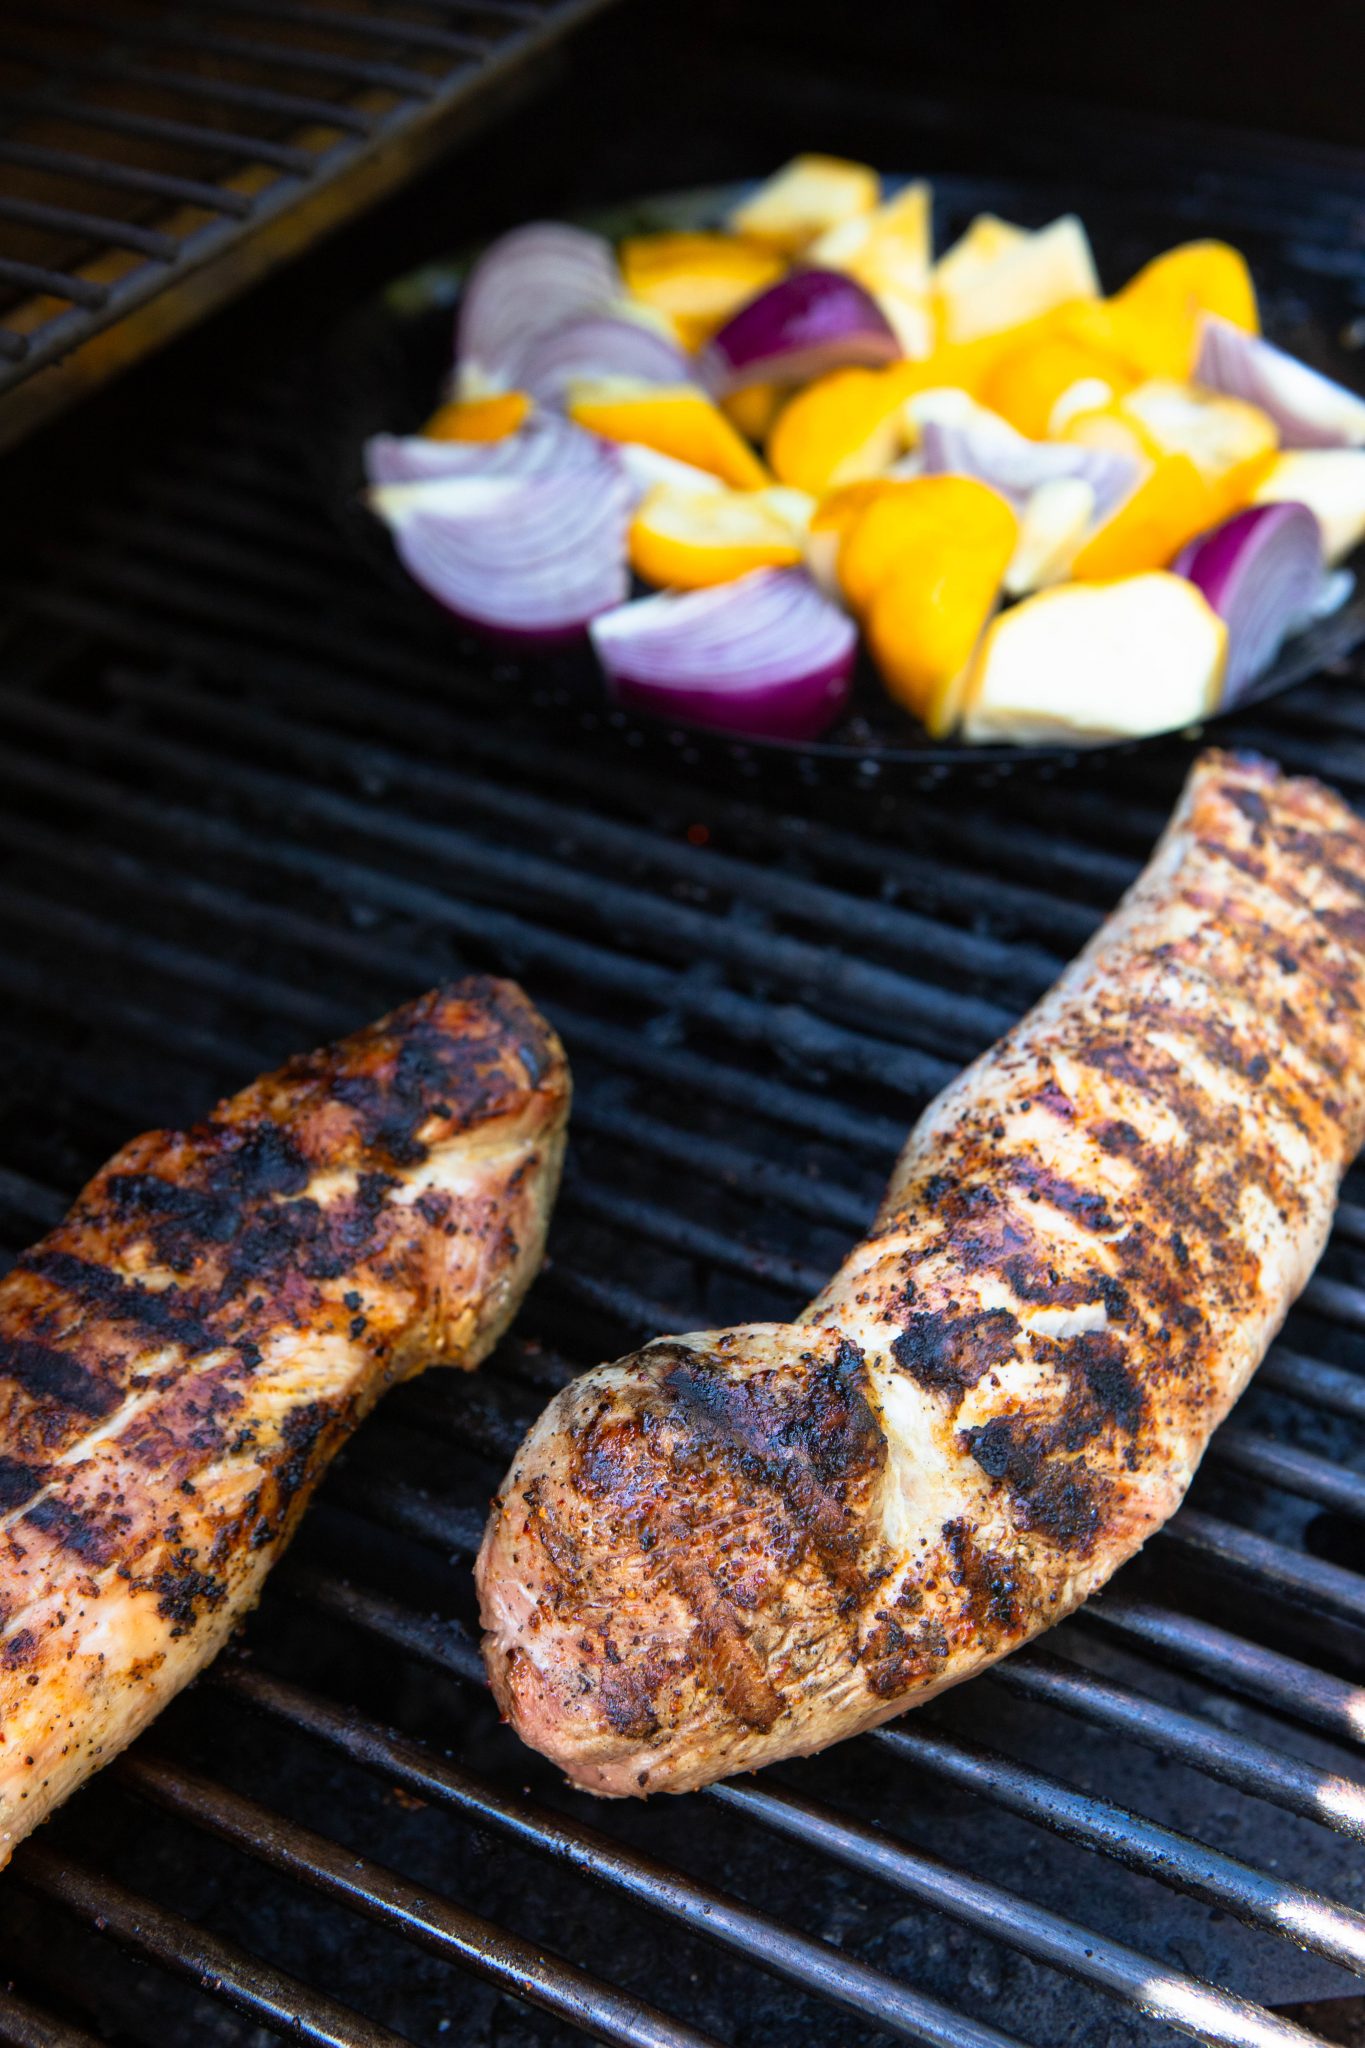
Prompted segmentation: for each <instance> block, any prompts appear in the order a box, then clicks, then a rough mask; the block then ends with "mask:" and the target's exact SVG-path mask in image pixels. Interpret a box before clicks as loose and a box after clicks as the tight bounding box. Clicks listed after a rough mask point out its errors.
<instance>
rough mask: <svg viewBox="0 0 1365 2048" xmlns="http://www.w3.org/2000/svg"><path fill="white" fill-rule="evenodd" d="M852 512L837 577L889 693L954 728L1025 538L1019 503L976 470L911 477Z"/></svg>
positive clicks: (941, 727)
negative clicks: (972, 662) (960, 696)
mask: <svg viewBox="0 0 1365 2048" xmlns="http://www.w3.org/2000/svg"><path fill="white" fill-rule="evenodd" d="M846 510H847V511H848V512H849V513H850V514H851V516H850V517H848V519H847V522H846V525H845V531H844V534H843V539H842V541H841V544H840V548H839V557H838V573H839V581H840V584H841V586H842V588H843V590H844V593H845V596H846V597H847V599H848V601H849V603H850V604H851V605H852V606H853V608H854V609H855V610H857V611H859V612H861V614H862V617H863V625H864V628H865V630H866V633H867V640H868V645H869V647H870V648H871V651H872V655H873V658H874V660H875V661H876V663H877V666H878V668H879V669H880V671H881V674H882V679H883V681H884V682H885V684H886V687H887V689H888V691H889V692H890V694H891V695H892V696H893V697H894V698H895V699H896V701H897V702H898V703H901V704H904V705H905V706H906V707H907V709H909V710H910V711H913V712H914V714H915V715H916V717H917V718H920V719H922V720H923V721H924V723H925V724H926V725H927V726H928V728H929V730H930V732H931V733H933V734H935V735H941V734H942V733H944V732H946V731H949V730H950V729H951V727H952V724H953V722H954V719H955V716H956V709H955V707H956V701H957V693H958V691H959V689H960V686H961V681H962V678H963V676H964V674H965V671H966V666H967V662H968V660H969V659H970V656H971V652H972V649H973V648H974V647H975V645H976V642H977V640H978V638H979V637H980V635H981V632H982V630H983V628H984V626H985V624H986V621H987V619H988V618H989V617H990V615H991V612H992V611H993V610H994V608H995V605H996V603H997V601H998V599H999V596H1000V587H1001V583H1002V580H1003V578H1004V574H1005V570H1006V569H1007V567H1008V566H1009V562H1010V557H1011V556H1012V554H1013V552H1014V547H1015V541H1016V539H1017V537H1018V530H1019V524H1018V521H1017V519H1016V518H1015V515H1014V512H1013V510H1012V508H1011V507H1010V506H1009V505H1008V504H1007V503H1006V501H1005V500H1004V499H1003V498H1002V497H1001V496H1000V495H999V494H998V492H996V491H993V490H991V489H990V488H989V486H988V485H986V484H983V483H979V482H977V480H976V479H975V478H974V477H961V476H928V477H911V478H909V479H907V480H906V481H905V482H903V483H886V484H881V485H874V486H873V487H872V489H871V491H870V492H869V494H868V497H867V498H866V500H865V501H864V502H863V504H862V505H861V507H858V506H857V505H854V504H852V503H851V502H847V503H846V505H845V506H844V507H822V508H821V512H820V513H818V514H817V515H816V517H817V518H820V517H822V516H823V517H824V518H826V519H831V520H832V519H834V518H836V517H839V518H842V517H843V514H844V512H845V511H846Z"/></svg>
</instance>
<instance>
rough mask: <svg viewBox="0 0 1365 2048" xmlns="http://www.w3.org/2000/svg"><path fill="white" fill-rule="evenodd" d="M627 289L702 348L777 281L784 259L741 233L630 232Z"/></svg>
mask: <svg viewBox="0 0 1365 2048" xmlns="http://www.w3.org/2000/svg"><path fill="white" fill-rule="evenodd" d="M618 254H619V257H620V263H621V274H622V276H623V277H624V278H625V281H626V289H627V290H628V291H629V292H630V293H631V295H632V296H633V297H634V298H636V299H638V300H640V301H641V302H642V304H644V305H646V306H651V307H653V309H654V311H655V312H656V313H662V314H663V315H664V317H665V318H666V319H667V320H668V322H669V324H670V325H671V327H672V328H673V331H674V332H675V334H676V335H677V337H678V340H679V341H680V342H681V343H682V345H683V347H684V348H688V349H698V348H700V347H701V345H702V343H703V342H705V341H708V340H709V339H710V337H711V336H712V335H713V334H714V333H715V331H716V329H717V328H718V327H720V326H722V325H723V324H724V322H725V321H726V320H728V319H729V317H730V315H731V314H732V313H737V312H738V311H739V308H740V307H741V306H743V305H746V304H747V303H748V301H749V300H750V299H753V298H756V297H757V296H758V294H759V293H760V292H762V291H766V290H767V289H768V286H769V285H770V284H776V282H777V280H778V278H779V277H781V275H782V273H783V271H784V270H785V269H786V264H785V262H784V260H783V258H782V257H781V256H779V255H777V254H776V253H775V252H774V251H772V250H768V249H759V248H756V247H755V246H754V244H753V243H752V242H746V241H743V240H742V239H741V238H740V237H739V236H738V235H705V234H666V235H630V236H627V238H626V240H625V241H624V242H622V244H621V246H620V249H619V251H618Z"/></svg>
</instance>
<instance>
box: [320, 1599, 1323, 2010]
mask: <svg viewBox="0 0 1365 2048" xmlns="http://www.w3.org/2000/svg"><path fill="white" fill-rule="evenodd" d="M291 1576H293V1575H292V1574H291ZM303 1583H304V1585H305V1586H306V1587H308V1589H309V1590H310V1591H312V1592H313V1593H314V1594H318V1595H321V1597H322V1598H323V1599H325V1600H326V1602H327V1604H328V1605H329V1607H330V1609H331V1611H332V1612H333V1613H335V1614H337V1615H338V1617H339V1618H341V1619H344V1620H346V1621H349V1622H351V1623H353V1624H354V1625H355V1626H357V1627H359V1628H363V1629H366V1630H369V1631H370V1632H371V1633H373V1634H375V1635H377V1636H379V1637H380V1638H381V1639H382V1640H384V1641H386V1642H389V1643H392V1644H393V1645H394V1646H395V1647H397V1648H401V1649H403V1650H405V1651H406V1652H407V1653H408V1654H410V1655H416V1656H420V1657H424V1658H427V1659H429V1660H430V1661H431V1662H433V1663H435V1664H436V1665H437V1667H438V1668H439V1669H443V1670H448V1671H450V1672H452V1673H453V1674H454V1675H456V1676H458V1677H462V1678H470V1679H473V1680H474V1682H475V1683H482V1682H483V1671H482V1660H481V1659H480V1656H479V1652H478V1649H477V1646H476V1645H475V1643H474V1641H473V1640H472V1638H470V1637H469V1636H468V1635H467V1634H466V1633H464V1632H463V1631H461V1630H460V1628H459V1626H458V1624H452V1623H447V1624H446V1625H445V1627H444V1628H443V1629H441V1630H439V1631H437V1630H436V1629H434V1628H428V1629H427V1630H425V1631H420V1630H419V1628H418V1627H415V1626H414V1623H417V1622H419V1621H420V1617H413V1616H410V1615H408V1614H407V1613H406V1611H405V1610H404V1609H402V1608H401V1607H398V1606H396V1605H395V1603H393V1602H389V1601H384V1600H378V1599H375V1598H374V1597H373V1596H370V1595H366V1594H364V1593H362V1592H361V1591H359V1589H357V1588H356V1587H354V1586H349V1585H346V1584H344V1583H338V1582H335V1581H333V1582H331V1583H327V1582H323V1583H321V1584H320V1583H319V1582H318V1580H317V1579H315V1578H314V1579H311V1580H309V1579H305V1580H304V1581H303ZM764 1782H765V1785H766V1786H767V1787H768V1788H769V1789H767V1790H765V1791H763V1792H758V1791H751V1790H750V1789H749V1788H748V1787H745V1786H741V1785H739V1784H738V1783H736V1782H733V1781H732V1782H730V1783H726V1784H721V1785H714V1786H711V1787H710V1788H709V1789H708V1790H707V1791H706V1792H704V1793H702V1794H701V1795H700V1796H701V1797H702V1798H703V1799H706V1800H708V1801H714V1802H718V1803H719V1804H721V1805H723V1806H730V1807H733V1808H735V1809H736V1810H737V1811H738V1812H739V1813H741V1814H742V1815H743V1816H744V1817H745V1818H746V1819H749V1820H753V1821H756V1822H757V1823H759V1825H761V1826H764V1827H769V1828H774V1829H776V1830H777V1832H779V1833H786V1834H789V1835H791V1836H792V1837H793V1838H794V1839H796V1840H798V1841H801V1842H803V1843H805V1844H807V1845H809V1846H812V1847H815V1848H818V1849H819V1850H820V1851H821V1852H822V1853H824V1854H828V1855H833V1856H836V1857H838V1858H840V1859H841V1860H843V1861H846V1862H848V1863H850V1864H852V1865H853V1866H854V1867H856V1868H858V1869H860V1870H863V1871H865V1872H868V1873H870V1874H872V1875H875V1876H877V1877H879V1878H882V1879H884V1880H886V1881H887V1882H889V1883H891V1884H894V1885H896V1886H898V1887H900V1888H901V1889H903V1890H905V1891H908V1892H911V1893H913V1894H915V1895H916V1896H918V1897H919V1898H920V1899H921V1900H922V1901H923V1902H924V1903H926V1904H929V1905H932V1906H933V1907H934V1908H935V1909H936V1910H938V1911H940V1912H946V1913H948V1914H950V1915H952V1916H954V1917H955V1918H960V1919H962V1920H965V1921H967V1922H968V1923H969V1924H974V1925H976V1926H978V1927H980V1928H981V1929H982V1930H983V1931H985V1932H988V1933H989V1934H990V1935H991V1936H992V1937H993V1938H994V1939H996V1940H1004V1941H1006V1942H1009V1943H1010V1944H1011V1945H1012V1946H1015V1947H1018V1948H1020V1949H1022V1950H1024V1951H1025V1952H1026V1953H1028V1954H1030V1955H1033V1956H1036V1957H1037V1958H1038V1959H1039V1960H1040V1961H1043V1962H1046V1963H1049V1964H1051V1965H1052V1966H1053V1967H1054V1968H1056V1969H1060V1970H1063V1971H1065V1972H1066V1973H1067V1974H1068V1975H1070V1976H1074V1977H1077V1978H1079V1979H1081V1980H1082V1981H1084V1982H1086V1983H1089V1984H1093V1985H1096V1986H1098V1987H1100V1988H1102V1989H1103V1990H1105V1991H1107V1992H1109V1993H1111V1994H1113V1995H1114V1996H1115V1997H1117V1998H1119V1999H1121V2000H1123V2001H1124V2002H1126V2003H1128V2004H1131V2005H1134V2006H1136V2007H1137V2008H1138V2009H1139V2010H1140V2011H1142V2012H1144V2013H1147V2014H1150V2015H1152V2016H1154V2017H1160V2018H1161V2019H1163V2020H1165V2021H1166V2022H1167V2023H1168V2024H1170V2025H1172V2026H1174V2027H1176V2028H1177V2029H1178V2030H1179V2031H1180V2032H1181V2033H1184V2034H1189V2035H1192V2036H1193V2037H1194V2038H1195V2039H1196V2040H1200V2041H1205V2042H1209V2043H1216V2044H1219V2048H1291V2044H1296V2048H1303V2044H1304V2043H1305V2042H1306V2041H1313V2040H1316V2038H1317V2037H1316V2036H1314V2035H1311V2034H1308V2033H1306V2032H1305V2031H1304V2029H1302V2028H1301V2027H1298V2026H1294V2025H1291V2024H1289V2023H1288V2022H1285V2021H1282V2020H1278V2019H1277V2018H1276V2017H1275V2016H1274V2015H1273V2014H1271V2013H1268V2012H1266V2011H1265V2010H1264V2009H1263V2008H1261V2007H1259V2006H1257V2005H1255V2004H1254V2003H1252V2002H1251V2001H1248V2000H1245V1999H1239V1998H1235V1997H1231V1996H1229V1995H1228V1994H1227V1993H1225V1992H1222V1991H1220V1990H1218V1989H1217V1988H1216V1987H1215V1986H1213V1985H1209V1984H1204V1983H1201V1982H1199V1981H1198V1980H1197V1979H1195V1978H1192V1977H1190V1976H1188V1975H1186V1974H1185V1973H1184V1972H1181V1971H1174V1970H1162V1969H1160V1968H1159V1967H1158V1966H1156V1965H1154V1964H1153V1963H1152V1962H1151V1961H1150V1959H1149V1958H1148V1957H1146V1956H1143V1955H1140V1954H1138V1953H1137V1951H1135V1950H1133V1949H1130V1948H1128V1947H1126V1946H1125V1945H1124V1944H1122V1943H1119V1942H1112V1941H1107V1940H1105V1939H1104V1938H1103V1937H1101V1936H1099V1935H1097V1934H1096V1933H1095V1931H1094V1929H1093V1928H1089V1927H1082V1926H1080V1925H1078V1924H1076V1923H1075V1922H1072V1921H1068V1920H1067V1919H1065V1918H1064V1917H1063V1916H1061V1915H1059V1914H1056V1913H1052V1912H1049V1911H1047V1910H1045V1909H1043V1908H1041V1907H1038V1906H1034V1905H1030V1904H1029V1903H1027V1902H1026V1901H1024V1900H1022V1899H1019V1898H1017V1897H1015V1896H1014V1895H1013V1894H1011V1893H1010V1892H1008V1891H1005V1890H1003V1889H1002V1888H1001V1887H999V1886H996V1885H992V1884H989V1883H986V1882H983V1881H981V1880H979V1879H975V1878H973V1877H972V1876H970V1875H969V1874H968V1873H967V1872H965V1871H961V1870H956V1869H953V1868H952V1866H950V1865H949V1864H947V1863H944V1862H943V1861H942V1860H941V1859H940V1858H938V1857H934V1856H930V1855H927V1854H925V1853H924V1852H923V1851H918V1850H916V1849H914V1848H912V1847H911V1846H910V1845H909V1844H908V1843H905V1842H902V1841H898V1840H893V1839H892V1838H891V1837H890V1836H886V1835H883V1834H881V1833H879V1832H876V1831H874V1830H872V1829H870V1828H866V1827H862V1826H860V1825H858V1824H856V1823H854V1822H851V1821H847V1820H845V1819H843V1818H842V1817H841V1816H840V1815H838V1814H836V1813H833V1812H832V1811H830V1810H828V1809H826V1808H823V1807H821V1806H819V1805H817V1804H816V1803H815V1802H813V1801H809V1800H803V1799H800V1798H798V1797H797V1796H796V1795H795V1794H794V1793H790V1792H788V1791H786V1790H785V1789H778V1788H776V1787H775V1786H774V1785H773V1781H772V1780H771V1778H768V1779H765V1781H764Z"/></svg>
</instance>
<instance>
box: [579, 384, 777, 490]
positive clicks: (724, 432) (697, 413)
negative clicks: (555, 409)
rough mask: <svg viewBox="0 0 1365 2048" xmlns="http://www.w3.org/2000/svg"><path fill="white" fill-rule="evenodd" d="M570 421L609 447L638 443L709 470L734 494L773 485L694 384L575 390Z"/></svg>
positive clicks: (592, 386)
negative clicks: (618, 443)
mask: <svg viewBox="0 0 1365 2048" xmlns="http://www.w3.org/2000/svg"><path fill="white" fill-rule="evenodd" d="M569 417H570V419H572V420H576V421H577V423H578V425H579V426H580V427H587V428H588V429H589V431H590V432H592V433H594V434H601V435H602V437H603V439H604V440H607V441H635V442H639V443H640V444H641V445H642V446H644V447H646V448H656V449H657V450H658V451H659V453H660V454H661V455H672V456H673V457H674V458H675V459H676V460H677V461H679V462H690V463H691V464H692V466H693V468H694V469H706V470H709V471H710V472H711V474H712V475H713V476H718V477H719V478H720V479H721V481H722V483H727V484H731V485H733V486H734V488H735V489H736V490H740V491H758V490H762V489H763V487H764V486H765V485H766V484H770V483H771V482H772V478H771V477H770V476H769V474H768V472H767V470H766V469H765V468H764V466H763V464H762V463H761V462H760V461H759V459H758V457H757V455H755V453H754V451H753V449H752V448H751V447H750V446H749V444H748V442H747V441H745V440H744V439H743V437H742V436H741V435H740V434H738V433H736V431H735V429H734V428H733V427H732V426H731V424H730V422H729V420H727V419H726V417H725V415H724V413H723V412H721V410H720V409H719V407H718V406H716V405H714V404H713V403H712V402H711V400H710V399H709V398H708V397H707V395H706V393H705V392H704V391H700V390H698V389H697V388H696V386H695V385H692V384H644V383H640V382H638V381H637V380H636V379H634V378H626V377H620V378H606V379H604V380H603V381H602V382H601V383H597V384H577V385H575V386H573V388H572V389H571V390H570V393H569Z"/></svg>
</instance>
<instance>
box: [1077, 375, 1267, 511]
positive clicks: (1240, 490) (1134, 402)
mask: <svg viewBox="0 0 1365 2048" xmlns="http://www.w3.org/2000/svg"><path fill="white" fill-rule="evenodd" d="M1117 411H1118V412H1119V414H1120V415H1121V416H1122V417H1123V418H1124V419H1127V420H1130V421H1131V422H1132V423H1133V425H1134V426H1135V427H1136V428H1137V430H1138V432H1139V434H1141V435H1142V436H1143V438H1144V439H1145V441H1146V443H1147V445H1148V448H1149V449H1150V451H1151V452H1152V453H1153V454H1154V455H1157V456H1161V455H1188V456H1189V458H1190V460H1191V462H1193V464H1194V465H1195V468H1196V469H1197V470H1198V471H1199V473H1200V475H1201V476H1203V477H1204V479H1205V481H1206V482H1207V483H1208V484H1209V485H1210V486H1211V487H1212V488H1213V490H1214V492H1215V494H1216V496H1217V501H1218V505H1219V509H1220V510H1222V511H1225V512H1233V511H1235V510H1236V509H1237V507H1238V506H1239V505H1243V504H1245V503H1246V500H1247V498H1248V497H1249V496H1250V494H1251V492H1252V490H1253V489H1254V488H1255V486H1256V484H1257V483H1258V482H1259V481H1260V476H1261V472H1262V470H1263V469H1264V468H1265V466H1266V465H1267V464H1268V463H1269V462H1270V460H1271V458H1272V457H1273V455H1274V453H1275V450H1276V448H1277V447H1278V446H1279V439H1280V437H1279V433H1278V430H1277V429H1276V426H1275V422H1274V421H1273V420H1272V419H1271V417H1270V415H1269V413H1265V412H1262V410H1261V408H1260V407H1259V406H1258V405H1251V404H1249V403H1248V402H1247V400H1246V399H1244V398H1225V397H1223V396H1222V395H1221V394H1220V393H1216V392H1212V391H1204V390H1202V389H1201V388H1200V387H1199V386H1198V385H1195V384H1179V383H1175V382H1173V381H1172V380H1171V379H1169V378H1164V377H1153V378H1149V380H1148V381H1147V382H1146V383H1145V384H1139V385H1137V387H1136V388H1135V389H1134V390H1132V391H1129V392H1127V393H1126V394H1125V396H1124V397H1122V398H1120V399H1119V401H1118V405H1117Z"/></svg>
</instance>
